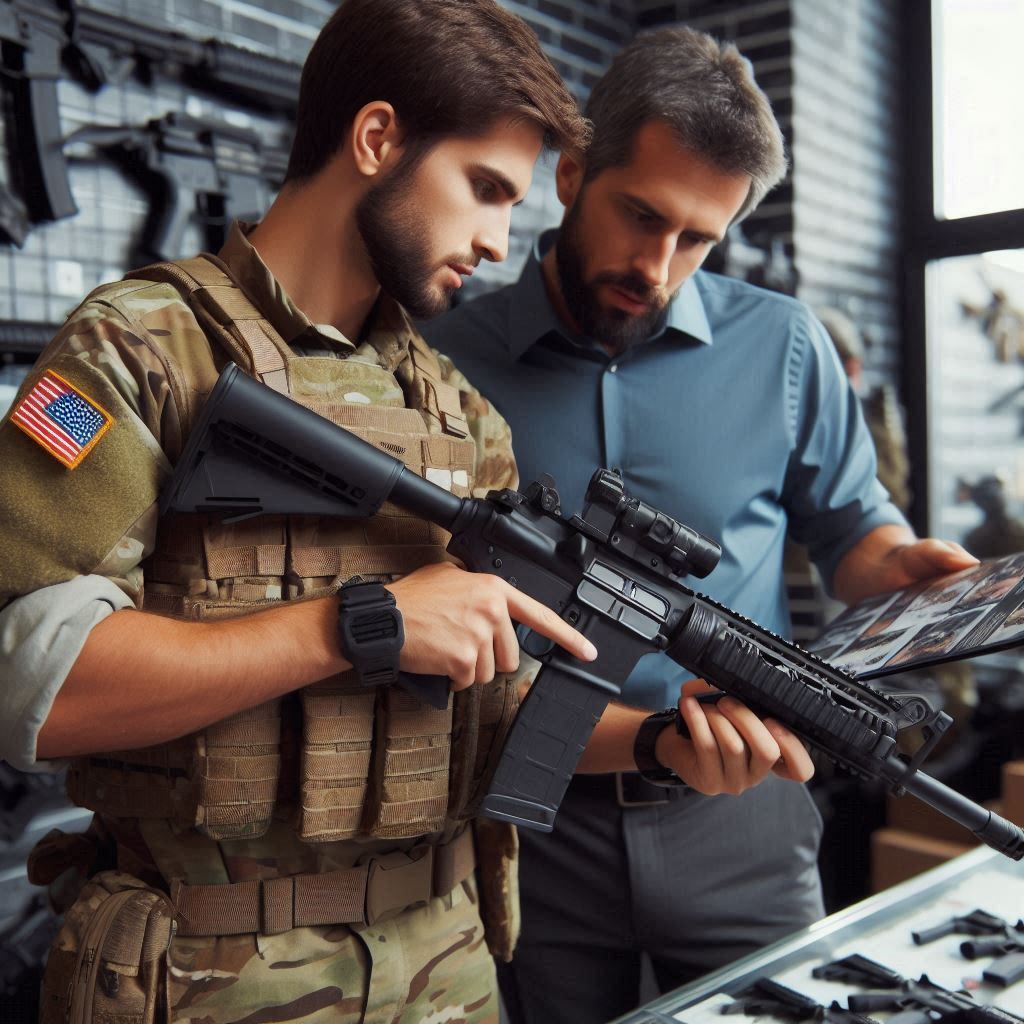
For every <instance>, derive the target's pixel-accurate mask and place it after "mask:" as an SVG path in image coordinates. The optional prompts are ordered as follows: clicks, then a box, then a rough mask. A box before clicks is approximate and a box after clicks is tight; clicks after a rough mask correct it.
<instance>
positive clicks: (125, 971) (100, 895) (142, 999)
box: [39, 871, 174, 1024]
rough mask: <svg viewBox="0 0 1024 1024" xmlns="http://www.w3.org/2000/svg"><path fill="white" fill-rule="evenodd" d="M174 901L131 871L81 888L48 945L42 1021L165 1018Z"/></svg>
mask: <svg viewBox="0 0 1024 1024" xmlns="http://www.w3.org/2000/svg"><path fill="white" fill-rule="evenodd" d="M173 931H174V907H173V906H172V904H171V901H170V900H169V899H168V898H167V896H166V895H164V894H163V893H162V892H159V891H157V890H156V889H151V888H150V887H149V886H147V885H146V884H145V883H143V882H140V881H139V880H138V879H137V878H134V877H132V876H131V875H126V874H123V873H122V872H119V871H104V872H102V873H101V874H99V875H97V876H96V877H95V878H94V879H93V880H92V881H91V882H89V883H88V884H87V885H86V886H85V888H84V889H83V890H82V893H81V895H80V896H79V898H78V900H77V901H76V902H75V904H74V905H73V906H72V907H71V909H70V910H69V911H68V913H67V916H66V918H65V920H64V924H63V926H62V927H61V929H60V931H59V932H58V933H57V938H56V939H55V940H54V943H53V945H52V946H51V947H50V955H49V958H48V959H47V962H46V972H45V974H44V976H43V986H42V1001H41V1010H40V1018H39V1019H40V1024H109V1022H112V1021H116V1022H117V1024H165V1022H167V1021H168V1020H169V1018H170V1014H169V1012H168V1006H167V979H166V972H167V952H168V948H169V946H170V942H171V937H172V935H173Z"/></svg>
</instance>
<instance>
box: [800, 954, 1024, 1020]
mask: <svg viewBox="0 0 1024 1024" xmlns="http://www.w3.org/2000/svg"><path fill="white" fill-rule="evenodd" d="M811 974H812V975H813V976H814V977H815V978H823V979H826V980H829V981H843V982H847V983H850V984H854V985H863V986H865V987H867V988H873V989H877V990H879V991H872V992H862V993H860V994H858V995H851V996H847V1006H849V1008H850V1009H851V1010H852V1011H854V1012H855V1013H872V1012H876V1011H878V1010H884V1011H886V1012H887V1013H890V1016H888V1017H887V1018H886V1024H1022V1021H1024V1018H1021V1017H1018V1016H1017V1015H1016V1014H1013V1013H1009V1012H1008V1011H1007V1010H1002V1009H1000V1008H999V1007H997V1006H986V1005H985V1004H984V1003H977V1002H975V1001H974V999H973V998H971V996H970V995H969V994H968V993H967V992H961V991H953V990H951V989H948V988H943V987H942V986H941V985H936V984H935V982H933V981H931V980H930V979H929V978H928V975H927V974H922V975H921V977H920V978H919V979H918V980H917V981H913V980H912V979H910V978H904V977H902V976H901V975H899V974H898V973H897V972H896V971H893V970H891V969H890V968H888V967H883V966H882V965H881V964H879V963H875V961H874V960H869V959H868V958H867V957H866V956H861V955H860V954H859V953H854V954H853V955H852V956H847V957H844V958H843V959H842V960H834V961H832V963H830V964H824V965H823V966H821V967H815V968H814V970H813V971H812V972H811ZM892 1011H895V1012H892Z"/></svg>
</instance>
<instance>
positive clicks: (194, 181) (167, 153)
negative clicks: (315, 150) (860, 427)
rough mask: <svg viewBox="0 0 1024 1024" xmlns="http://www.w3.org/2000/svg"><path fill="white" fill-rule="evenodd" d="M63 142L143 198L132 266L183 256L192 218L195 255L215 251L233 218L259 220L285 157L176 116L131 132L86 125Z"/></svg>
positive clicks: (250, 135)
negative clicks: (86, 152) (199, 235)
mask: <svg viewBox="0 0 1024 1024" xmlns="http://www.w3.org/2000/svg"><path fill="white" fill-rule="evenodd" d="M67 141H68V146H69V147H73V146H75V145H77V144H80V143H84V144H87V145H89V146H91V147H93V148H94V149H97V150H99V151H101V152H102V153H104V154H105V155H106V156H108V157H109V158H110V159H111V160H112V161H113V162H114V163H115V164H116V165H117V166H118V167H119V168H120V169H121V170H122V171H123V172H124V173H125V175H126V176H127V177H129V178H131V179H133V180H135V181H137V182H138V183H139V184H140V185H141V186H142V188H143V190H144V191H145V192H146V194H147V195H148V196H149V212H148V214H147V217H146V223H145V224H144V226H143V229H142V239H141V242H140V244H139V247H138V249H137V251H136V253H135V258H136V259H137V261H138V262H151V261H153V260H169V259H177V258H178V257H180V256H182V255H184V253H183V248H182V236H183V234H184V232H185V228H186V227H187V225H188V223H189V221H190V220H191V218H192V217H193V216H195V215H197V214H198V216H199V218H200V222H201V224H202V227H203V232H204V238H203V240H202V248H204V249H207V250H209V251H211V252H216V251H217V250H218V249H219V248H220V247H221V245H222V244H223V242H224V239H225V235H226V231H227V228H228V226H229V225H230V223H231V221H232V220H233V219H235V218H239V219H242V220H259V218H260V217H261V216H262V215H263V213H264V212H265V211H266V209H267V207H268V206H269V205H270V201H271V199H272V198H273V193H274V191H276V189H277V188H279V187H280V185H281V182H282V181H283V180H284V174H285V170H286V169H287V165H288V154H287V153H286V152H285V151H284V150H283V149H280V148H275V147H270V146H266V145H265V144H264V143H263V141H262V140H261V138H260V136H259V135H258V134H257V133H256V132H252V131H248V130H246V129H244V128H239V127H236V126H235V125H231V124H228V123H227V122H225V121H214V120H212V119H202V118H195V117H189V116H188V115H186V114H179V113H171V114H167V115H165V116H164V117H161V118H156V119H154V120H152V121H149V122H148V123H147V124H145V125H142V126H139V127H134V126H118V127H105V126H100V125H95V126H92V125H90V126H87V127H85V128H81V129H79V130H78V131H76V132H74V133H72V134H71V135H70V136H68V140H67ZM71 152H74V149H72V150H71Z"/></svg>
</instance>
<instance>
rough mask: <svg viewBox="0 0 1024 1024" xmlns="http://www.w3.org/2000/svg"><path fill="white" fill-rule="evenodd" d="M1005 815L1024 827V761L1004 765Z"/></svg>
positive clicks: (1009, 762) (1008, 762) (1003, 802)
mask: <svg viewBox="0 0 1024 1024" xmlns="http://www.w3.org/2000/svg"><path fill="white" fill-rule="evenodd" d="M1002 805H1003V817H1004V818H1009V819H1010V821H1012V822H1013V823H1014V824H1015V825H1020V826H1021V827H1022V828H1024V761H1007V762H1006V764H1004V765H1003V799H1002Z"/></svg>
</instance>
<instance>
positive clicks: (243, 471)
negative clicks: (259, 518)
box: [161, 365, 1024, 860]
mask: <svg viewBox="0 0 1024 1024" xmlns="http://www.w3.org/2000/svg"><path fill="white" fill-rule="evenodd" d="M385 500H390V501H391V502H393V503H394V504H395V505H397V506H399V507H400V508H403V509H405V510H407V511H409V512H412V513H413V514H415V515H417V516H419V517H421V518H423V519H426V520H428V521H429V522H432V523H435V524H436V525H438V526H440V527H442V528H443V529H445V530H447V531H449V532H450V533H451V541H450V542H449V544H448V551H449V552H450V553H451V554H452V555H454V556H455V557H456V558H458V559H460V560H461V561H462V563H463V564H464V565H465V566H466V567H467V568H468V569H470V570H472V571H475V572H490V573H494V574H496V575H498V576H500V577H501V578H502V579H504V580H506V581H507V582H508V583H509V584H511V585H512V586H514V587H518V588H519V589H520V590H522V591H523V592H524V593H526V594H528V595H529V596H531V597H533V598H534V599H535V600H537V601H539V602H540V603H541V604H544V605H547V606H548V607H549V608H552V609H554V610H555V611H557V612H558V614H559V615H561V617H562V618H563V619H565V620H566V621H567V622H569V623H570V624H571V625H573V626H575V627H576V628H577V629H578V630H579V631H580V632H581V633H583V634H584V635H585V636H586V637H587V638H588V639H589V640H590V641H591V642H592V643H593V644H594V646H595V647H596V648H597V650H598V657H597V660H596V661H594V662H592V663H589V664H585V663H583V662H580V661H578V660H576V659H575V658H572V657H571V656H569V655H567V654H566V653H565V652H564V651H562V650H561V649H560V648H557V647H555V646H554V645H548V646H547V649H546V650H540V649H537V648H535V649H534V650H532V651H531V653H533V654H535V655H536V656H538V657H540V659H541V661H542V662H543V663H544V664H543V667H542V669H541V671H540V673H539V675H538V676H537V678H536V681H535V682H534V685H533V686H532V687H531V689H530V691H529V695H528V696H527V698H526V699H525V701H524V702H523V705H522V707H521V709H520V711H519V714H518V716H517V717H516V719H515V721H514V723H513V725H512V729H511V731H510V733H509V737H508V742H507V744H506V746H505V749H504V752H503V754H502V757H501V762H500V764H499V765H498V768H497V771H496V773H495V777H494V780H493V783H492V785H491V789H490V791H489V792H488V794H487V795H486V797H485V798H484V801H483V804H482V808H481V813H482V814H484V815H486V816H489V817H494V818H500V819H504V820H508V821H512V822H515V823H517V824H520V825H525V826H527V827H530V828H536V829H543V830H550V829H551V828H552V826H553V823H554V817H555V812H556V811H557V809H558V806H559V803H560V802H561V799H562V795H563V794H564V792H565V788H566V786H567V785H568V782H569V779H570V777H571V775H572V773H573V770H574V768H575V766H576V763H577V761H578V760H579V757H580V754H581V753H582V751H583V748H584V746H585V745H586V743H587V740H588V739H589V737H590V734H591V732H592V731H593V729H594V726H595V725H596V724H597V721H598V719H599V718H600V717H601V714H602V713H603V711H604V709H605V707H606V706H607V704H608V701H609V700H610V699H611V698H613V697H615V696H617V695H618V694H619V693H620V691H621V688H622V685H623V683H625V681H626V678H627V677H628V676H629V674H630V672H631V671H632V669H633V667H634V665H636V663H637V661H638V660H639V658H640V657H641V656H642V655H644V654H648V653H650V652H652V651H662V652H664V653H665V654H666V655H668V657H670V658H672V659H673V660H674V661H675V662H677V663H678V664H679V665H682V666H683V667H684V668H686V669H688V670H689V671H690V672H693V673H694V674H695V675H698V676H701V677H703V678H704V679H706V680H707V681H708V682H710V683H712V684H714V685H715V686H717V687H718V688H719V689H721V690H723V691H726V692H728V693H731V694H733V695H734V696H736V697H737V698H738V699H740V700H742V701H744V702H745V703H747V704H748V705H749V706H750V707H751V708H753V709H754V710H755V711H756V712H757V713H759V714H761V715H771V716H772V717H774V718H777V719H778V720H779V721H781V722H783V723H784V724H785V725H787V726H788V727H789V728H790V729H791V730H792V731H793V732H795V733H797V734H798V735H799V736H801V737H802V738H803V739H804V740H805V741H806V742H807V743H808V744H809V745H810V746H812V747H815V748H817V749H819V750H821V751H822V752H823V753H825V754H826V755H827V756H828V757H829V758H831V759H832V760H833V761H835V762H836V763H837V764H840V765H842V766H844V767H845V768H847V769H849V770H850V771H852V772H853V773H855V774H857V775H859V776H860V777H862V778H865V779H881V780H883V781H884V782H886V783H887V784H888V786H889V787H890V789H891V790H892V791H893V792H894V793H898V794H902V793H904V792H907V793H913V794H914V795H915V796H917V797H918V798H919V799H921V800H923V801H925V803H928V804H930V805H931V806H932V807H934V808H936V809H937V810H938V811H940V812H941V813H943V814H945V815H947V816H948V817H950V818H952V819H954V820H955V821H958V822H960V823H961V824H962V825H964V826H965V827H967V828H968V829H970V830H971V831H972V832H973V833H974V834H975V835H976V836H977V837H978V839H980V840H981V841H982V842H985V843H987V844H988V845H990V846H992V847H994V848H995V849H997V850H999V851H1000V852H1001V853H1004V854H1006V855H1007V856H1009V857H1013V858H1014V859H1018V860H1019V859H1020V858H1021V857H1024V832H1022V831H1021V829H1019V828H1018V827H1017V826H1016V825H1013V824H1011V823H1010V822H1008V821H1006V820H1005V819H1003V818H1000V817H999V816H998V815H995V814H993V813H992V812H991V811H988V810H986V809H984V808H982V807H980V806H979V805H978V804H975V803H974V802H973V801H971V800H968V799H966V798H965V797H963V796H961V795H960V794H958V793H956V792H954V791H953V790H951V789H949V788H948V787H947V786H944V785H943V784H942V783H940V782H937V781H936V780H935V779H932V778H929V777H928V776H927V775H924V774H923V773H922V772H920V771H919V767H920V764H921V762H922V760H923V759H924V757H925V756H926V755H927V753H928V752H929V750H930V749H931V748H932V746H934V743H935V741H936V740H937V739H938V738H939V736H940V735H941V734H942V732H943V731H944V730H945V728H947V727H948V724H949V718H948V716H947V715H945V714H943V713H942V712H941V711H938V710H935V709H934V708H932V707H931V705H930V704H929V703H928V702H927V701H926V700H924V699H923V698H921V697H919V696H918V695H916V694H893V693H883V692H880V691H878V690H876V689H874V688H872V687H870V686H867V685H865V684H863V683H861V682H858V681H857V680H856V679H855V678H854V677H853V676H851V675H848V674H847V673H845V672H842V671H840V670H839V669H836V668H834V667H833V666H831V665H828V664H827V663H825V662H823V661H821V660H820V659H819V658H816V657H815V656H814V655H812V654H809V653H808V652H806V651H803V650H801V649H800V648H799V647H796V646H795V645H794V644H791V643H788V642H787V641H785V640H783V639H781V638H780V637H778V636H775V635H774V634H773V633H770V632H768V631H767V630H765V629H762V628H761V627H760V626H758V625H756V624H755V623H754V622H751V621H750V620H749V619H746V618H744V617H743V616H741V615H738V614H736V613H735V612H733V611H730V610H729V609H728V608H726V607H725V606H723V605H720V604H718V603H716V602H715V601H712V600H710V599H709V598H707V597H704V596H702V595H700V594H697V593H695V592H694V591H692V590H690V589H689V588H687V587H685V586H684V585H683V584H682V583H681V582H680V581H679V578H680V577H682V576H687V575H693V576H697V577H701V578H702V577H704V576H706V575H707V574H708V573H709V572H711V570H712V569H713V568H714V567H715V565H716V564H717V563H718V559H719V556H720V553H721V549H720V548H719V547H718V545H717V544H715V543H714V542H713V541H710V540H708V539H707V538H706V537H703V536H701V535H700V534H699V533H697V532H696V531H694V530H691V529H690V528H688V527H686V526H684V525H683V524H682V523H678V522H676V521H675V520H674V519H671V518H670V517H669V516H667V515H665V514H664V513H662V512H658V511H657V510H656V509H654V508H652V507H651V506H650V505H647V504H645V503H643V502H641V501H638V500H637V499H634V498H630V497H629V496H628V495H626V494H625V493H624V492H623V488H622V481H621V479H620V478H619V477H618V476H617V475H615V474H614V473H611V472H609V471H607V470H598V471H597V472H596V473H595V474H594V476H593V478H592V480H591V482H590V487H589V489H588V491H587V496H586V505H585V507H584V509H583V513H582V515H577V516H572V517H571V518H566V517H563V516H562V514H561V510H560V508H559V502H558V495H557V493H556V492H555V490H554V488H553V487H552V486H550V482H544V481H540V482H537V483H534V484H531V485H530V487H528V488H527V490H526V492H525V493H519V492H518V491H513V490H504V491H500V492H492V493H491V494H489V495H488V496H487V498H486V499H482V498H458V497H456V496H455V495H453V494H451V493H450V492H449V491H447V490H445V489H444V488H442V487H438V486H436V485H435V484H432V483H429V482H427V481H425V480H423V479H422V478H421V477H419V476H417V475H416V474H415V473H413V472H411V471H409V470H407V469H406V468H405V466H404V465H403V463H402V462H400V461H399V460H397V459H395V458H393V457H392V456H390V455H388V454H386V453H384V452H382V451H380V450H379V449H377V448H375V447H374V446H372V445H370V444H367V443H366V442H364V441H362V440H360V439H359V438H358V437H356V436H355V435H354V434H352V433H350V432H349V431H347V430H344V429H342V428H341V427H336V426H334V425H333V424H331V423H330V422H328V421H327V420H326V419H324V418H323V417H321V416H318V415H317V414H316V413H313V412H310V411H309V410H307V409H305V408H304V407H303V406H301V405H299V404H298V403H297V402H293V401H292V400H291V399H289V398H287V397H285V396H283V395H280V394H278V393H277V392H275V391H273V390H272V389H270V388H268V387H266V386H265V385H263V384H260V383H258V382H257V381H255V380H252V379H251V378H249V377H247V376H246V375H245V374H244V373H242V372H241V371H240V370H239V368H238V367H237V366H234V365H229V366H228V367H226V368H225V370H224V371H223V373H222V374H221V377H220V380H219V381H218V382H217V386H216V387H215V388H214V390H213V392H212V393H211V395H210V397H209V399H208V400H207V403H206V405H205V407H204V409H203V413H202V416H201V417H200V420H199V422H198V423H197V425H196V427H195V429H194V430H193V432H192V434H191V436H190V438H189V443H188V445H187V446H186V449H185V452H184V453H183V454H182V457H181V459H180V460H179V462H178V466H177V469H176V472H175V474H174V477H173V479H172V480H171V482H170V484H169V486H168V488H167V489H166V491H165V492H164V494H163V496H162V499H161V508H162V510H163V511H164V512H168V511H172V510H174V511H180V512H205V513H210V512H224V513H228V514H230V515H231V516H234V517H239V516H249V515H257V514H262V513H272V514H302V515H327V516H344V517H350V518H365V517H367V516H372V515H373V514H374V513H375V512H376V511H377V510H378V509H379V508H380V506H381V504H382V503H383V502H384V501H385ZM528 649H529V648H528ZM908 726H914V727H916V728H917V729H919V730H920V736H921V737H923V738H922V740H921V743H920V745H919V747H918V748H917V750H916V751H915V752H914V753H913V754H909V755H905V754H902V753H900V752H899V750H898V748H897V735H898V733H899V732H900V731H901V730H902V729H904V728H906V727H908Z"/></svg>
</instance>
